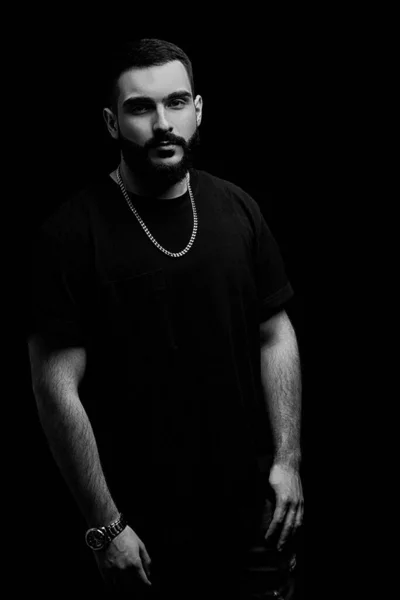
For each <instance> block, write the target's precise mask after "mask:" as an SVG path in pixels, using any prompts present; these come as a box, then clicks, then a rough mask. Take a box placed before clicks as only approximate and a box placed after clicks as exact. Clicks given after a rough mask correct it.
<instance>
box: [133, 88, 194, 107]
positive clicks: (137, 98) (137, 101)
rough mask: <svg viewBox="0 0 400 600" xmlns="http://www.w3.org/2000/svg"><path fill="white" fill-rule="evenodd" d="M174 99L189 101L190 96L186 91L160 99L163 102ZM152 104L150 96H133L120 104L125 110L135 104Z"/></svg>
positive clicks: (173, 93) (179, 91)
mask: <svg viewBox="0 0 400 600" xmlns="http://www.w3.org/2000/svg"><path fill="white" fill-rule="evenodd" d="M175 98H180V99H185V100H190V99H191V98H192V94H191V93H190V92H188V91H187V90H178V91H177V92H172V94H168V96H166V97H165V98H163V99H162V101H163V102H165V101H166V100H167V101H168V100H174V99H175ZM142 103H146V104H154V100H153V98H150V96H133V97H132V98H127V99H126V100H124V102H123V103H122V107H123V108H126V107H128V106H135V105H136V104H142Z"/></svg>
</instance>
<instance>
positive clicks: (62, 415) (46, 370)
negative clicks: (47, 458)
mask: <svg viewBox="0 0 400 600" xmlns="http://www.w3.org/2000/svg"><path fill="white" fill-rule="evenodd" d="M29 355H30V361H31V372H32V384H33V391H34V395H35V399H36V404H37V408H38V413H39V419H40V423H41V425H42V427H43V430H44V432H45V434H46V437H47V440H48V442H49V445H50V449H51V452H52V454H53V457H54V459H55V461H56V463H57V465H58V467H59V469H60V471H61V473H62V475H63V477H64V479H65V481H66V483H67V485H68V487H69V489H70V490H71V492H72V494H73V496H74V498H75V500H76V502H77V504H78V506H79V508H80V510H81V512H82V514H83V516H84V518H85V520H86V522H87V524H88V526H89V527H96V526H103V525H107V524H109V523H111V522H112V521H113V520H115V519H116V518H117V517H118V514H119V513H118V510H117V507H116V506H115V504H114V502H113V500H112V498H111V494H110V492H109V490H108V487H107V484H106V480H105V477H104V474H103V471H102V468H101V464H100V457H99V454H98V450H97V444H96V440H95V437H94V433H93V430H92V427H91V424H90V422H89V419H88V416H87V414H86V411H85V409H84V407H83V406H82V403H81V401H80V398H79V394H78V386H79V383H80V381H81V379H82V377H83V375H84V372H85V366H86V352H85V350H84V348H66V349H60V350H56V351H50V350H49V349H48V348H47V347H46V344H45V342H44V340H43V339H40V338H39V337H38V336H36V337H35V338H31V340H30V342H29Z"/></svg>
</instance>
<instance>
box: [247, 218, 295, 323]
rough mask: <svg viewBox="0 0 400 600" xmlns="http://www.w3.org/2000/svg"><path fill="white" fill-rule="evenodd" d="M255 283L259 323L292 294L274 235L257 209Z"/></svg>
mask: <svg viewBox="0 0 400 600" xmlns="http://www.w3.org/2000/svg"><path fill="white" fill-rule="evenodd" d="M257 216H258V219H257V239H256V265H255V267H256V268H255V271H256V284H257V293H258V299H259V313H260V323H261V322H263V321H265V320H267V319H268V318H269V317H270V316H272V314H274V313H275V312H277V311H278V310H280V309H283V307H284V305H285V304H286V302H287V301H288V300H290V299H291V298H292V296H293V288H292V286H291V284H290V281H289V279H288V277H287V273H286V267H285V264H284V260H283V257H282V254H281V251H280V249H279V246H278V244H277V241H276V239H275V237H274V236H273V234H272V232H271V230H270V229H269V227H268V225H267V223H266V221H265V218H264V216H263V214H262V213H261V211H260V209H259V208H258V209H257Z"/></svg>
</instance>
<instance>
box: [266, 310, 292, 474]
mask: <svg viewBox="0 0 400 600" xmlns="http://www.w3.org/2000/svg"><path fill="white" fill-rule="evenodd" d="M260 346H261V379H262V386H263V390H264V396H265V400H266V404H267V407H268V412H269V415H270V419H271V424H272V430H273V434H274V442H275V463H279V464H284V465H288V466H291V467H294V468H298V466H299V463H300V459H301V451H300V417H301V376H300V359H299V352H298V346H297V341H296V336H295V333H294V330H293V327H292V325H291V323H290V320H289V318H288V316H287V314H286V312H285V311H282V312H280V313H278V314H277V315H275V316H273V317H272V318H271V319H269V320H268V321H266V322H265V323H263V324H262V325H261V327H260Z"/></svg>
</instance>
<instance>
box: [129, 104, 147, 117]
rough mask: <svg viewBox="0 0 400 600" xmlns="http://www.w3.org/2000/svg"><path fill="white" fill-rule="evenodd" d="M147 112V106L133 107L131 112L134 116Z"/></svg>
mask: <svg viewBox="0 0 400 600" xmlns="http://www.w3.org/2000/svg"><path fill="white" fill-rule="evenodd" d="M146 110H148V106H133V107H132V108H131V112H132V113H133V114H135V115H139V114H142V113H144V112H145V111H146Z"/></svg>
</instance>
